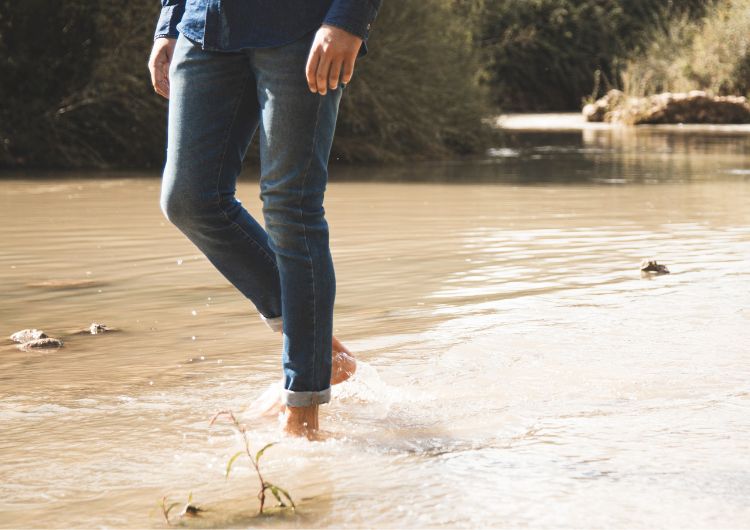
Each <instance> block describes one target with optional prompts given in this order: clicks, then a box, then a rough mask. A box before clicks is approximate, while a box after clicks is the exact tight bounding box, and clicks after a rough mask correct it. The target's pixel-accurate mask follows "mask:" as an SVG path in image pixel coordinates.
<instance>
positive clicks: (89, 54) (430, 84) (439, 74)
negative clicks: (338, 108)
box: [0, 0, 750, 168]
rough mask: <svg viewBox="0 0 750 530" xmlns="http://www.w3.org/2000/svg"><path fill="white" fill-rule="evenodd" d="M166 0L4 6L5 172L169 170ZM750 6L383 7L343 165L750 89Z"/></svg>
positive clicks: (59, 0) (346, 131) (342, 124)
mask: <svg viewBox="0 0 750 530" xmlns="http://www.w3.org/2000/svg"><path fill="white" fill-rule="evenodd" d="M158 10H159V2H158V0H130V1H129V2H94V1H92V0H23V1H22V2H17V1H11V0H0V145H1V146H2V148H1V149H0V167H6V168H9V167H10V168H12V167H52V168H71V167H139V168H143V167H160V166H161V165H162V163H163V157H164V141H165V137H164V134H165V131H164V129H165V119H166V115H165V113H166V105H165V102H164V101H163V100H161V99H160V98H159V97H158V96H156V95H155V94H154V93H153V91H152V89H151V86H150V82H149V79H148V72H147V70H146V60H147V57H148V54H149V51H150V46H151V39H152V34H153V27H154V24H155V21H156V17H157V13H158ZM749 35H750V0H398V1H396V0H385V1H384V5H383V8H382V10H381V12H380V14H379V16H378V20H377V21H376V24H375V25H374V27H373V32H372V35H371V42H370V53H369V55H368V56H367V57H366V58H365V59H364V60H362V61H360V62H359V63H358V66H357V72H356V74H355V81H354V82H353V83H352V84H351V85H350V86H349V87H348V88H347V94H346V96H345V98H344V100H343V103H342V112H341V116H340V120H339V127H338V134H337V139H336V143H335V145H334V149H333V153H332V159H336V160H346V161H364V162H383V161H398V160H406V159H410V160H412V159H426V158H445V157H450V156H460V155H465V154H472V153H478V152H481V151H482V150H483V149H484V148H485V147H486V145H487V144H488V141H489V138H491V137H492V132H491V131H490V130H489V129H488V127H487V126H486V125H483V121H482V120H483V118H485V117H488V116H491V115H492V114H493V113H497V112H501V111H563V110H578V109H579V108H580V106H581V103H582V101H583V100H585V99H587V98H592V97H596V96H599V95H601V94H603V93H604V92H605V91H606V90H608V89H610V88H625V89H626V90H627V91H628V92H630V93H651V92H654V91H661V90H689V89H709V90H712V91H715V92H717V93H736V94H745V93H746V92H747V91H748V89H749V88H750V87H749V86H748V82H749V81H748V73H749V72H750V54H749V53H748V47H749V45H748V36H749Z"/></svg>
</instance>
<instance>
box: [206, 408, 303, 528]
mask: <svg viewBox="0 0 750 530" xmlns="http://www.w3.org/2000/svg"><path fill="white" fill-rule="evenodd" d="M221 416H226V417H227V418H229V419H230V421H231V422H232V425H234V427H235V429H237V431H238V432H239V433H240V435H241V437H242V442H243V444H244V445H245V449H244V450H242V451H237V452H236V453H235V454H234V455H232V458H230V459H229V462H227V469H226V474H225V477H226V478H227V479H228V478H229V473H230V472H231V471H232V466H233V465H234V463H235V462H236V461H237V459H238V458H239V457H240V456H242V454H243V453H244V454H246V455H247V457H248V458H249V459H250V462H251V463H252V464H253V468H254V469H255V473H256V475H257V476H258V482H259V483H260V486H259V490H258V500H259V501H260V509H259V510H258V515H262V514H263V507H264V506H265V503H266V491H270V492H271V494H272V495H273V496H274V497H276V500H277V501H278V502H279V504H278V506H279V507H281V508H291V509H293V510H294V509H296V508H297V507H296V506H295V504H294V501H293V500H292V497H291V496H290V495H289V493H288V492H287V491H286V490H285V489H283V488H281V487H279V486H277V485H276V484H272V483H270V482H268V481H267V480H265V479H264V478H263V474H262V473H261V472H260V459H261V457H262V456H263V453H265V451H266V449H268V448H269V447H271V446H273V445H275V443H269V444H266V445H265V446H263V448H262V449H260V450H259V451H258V452H257V453H255V456H253V454H252V451H251V450H250V441H249V440H248V439H247V429H246V427H245V426H244V425H242V424H240V422H238V421H237V418H236V417H235V416H234V414H233V413H232V411H231V410H222V411H221V412H217V413H216V414H215V415H214V417H213V418H211V422H210V423H209V424H208V426H209V427H211V426H212V425H213V424H214V423H215V422H216V420H217V419H218V418H220V417H221ZM284 498H285V499H286V500H287V501H288V502H289V504H288V505H287V504H286V503H285V502H284V500H283V499H284Z"/></svg>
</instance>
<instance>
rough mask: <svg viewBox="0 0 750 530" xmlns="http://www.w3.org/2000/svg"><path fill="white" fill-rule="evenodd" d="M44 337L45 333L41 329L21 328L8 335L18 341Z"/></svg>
mask: <svg viewBox="0 0 750 530" xmlns="http://www.w3.org/2000/svg"><path fill="white" fill-rule="evenodd" d="M46 338H47V334H46V333H45V332H44V331H42V330H41V329H22V330H21V331H16V332H15V333H14V334H13V335H11V336H10V340H12V341H13V342H20V343H24V342H29V341H32V340H39V339H46Z"/></svg>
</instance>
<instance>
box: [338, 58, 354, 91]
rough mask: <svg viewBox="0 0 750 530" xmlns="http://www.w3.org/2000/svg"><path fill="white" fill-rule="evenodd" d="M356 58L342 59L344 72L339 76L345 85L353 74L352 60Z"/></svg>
mask: <svg viewBox="0 0 750 530" xmlns="http://www.w3.org/2000/svg"><path fill="white" fill-rule="evenodd" d="M356 60H357V58H356V57H354V58H347V59H346V60H345V61H344V74H343V76H342V77H341V82H342V83H344V84H345V85H348V84H349V82H350V81H351V80H352V76H353V75H354V61H356Z"/></svg>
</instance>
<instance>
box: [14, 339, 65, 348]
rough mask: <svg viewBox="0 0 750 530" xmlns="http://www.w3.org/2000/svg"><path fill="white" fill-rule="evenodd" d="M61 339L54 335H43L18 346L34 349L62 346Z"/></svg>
mask: <svg viewBox="0 0 750 530" xmlns="http://www.w3.org/2000/svg"><path fill="white" fill-rule="evenodd" d="M62 345H63V341H61V340H60V339H56V338H54V337H45V338H43V339H36V340H30V341H28V342H24V343H23V344H21V345H20V346H18V347H19V348H21V349H22V350H32V349H34V350H36V349H47V348H55V349H57V348H62Z"/></svg>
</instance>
